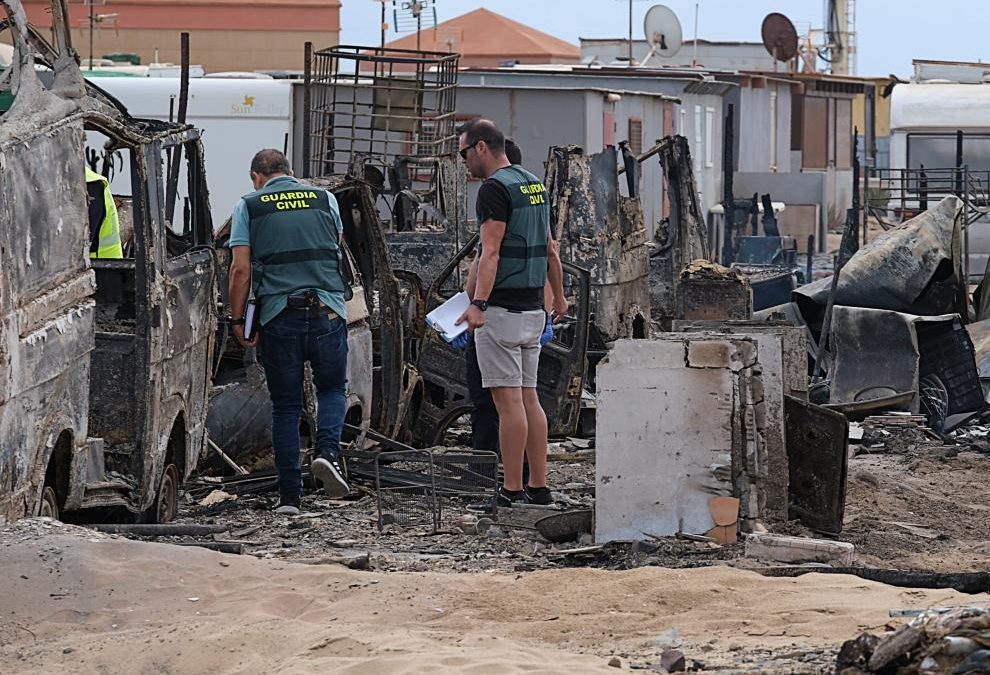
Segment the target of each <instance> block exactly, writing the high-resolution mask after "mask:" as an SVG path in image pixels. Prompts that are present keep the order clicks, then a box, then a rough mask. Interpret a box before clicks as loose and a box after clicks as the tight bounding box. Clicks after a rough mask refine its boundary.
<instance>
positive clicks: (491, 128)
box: [460, 119, 505, 155]
mask: <svg viewBox="0 0 990 675" xmlns="http://www.w3.org/2000/svg"><path fill="white" fill-rule="evenodd" d="M460 131H461V133H462V134H467V143H468V145H475V144H476V143H478V142H479V141H484V142H485V145H487V146H488V149H489V150H491V151H492V152H493V153H494V154H496V155H504V154H505V134H503V133H502V132H501V131H499V130H498V127H497V126H495V123H494V122H492V121H491V120H485V119H478V120H472V121H471V122H467V123H465V124H463V125H461V127H460Z"/></svg>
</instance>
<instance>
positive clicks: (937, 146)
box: [907, 134, 990, 171]
mask: <svg viewBox="0 0 990 675" xmlns="http://www.w3.org/2000/svg"><path fill="white" fill-rule="evenodd" d="M962 150H963V152H962V165H963V166H967V167H969V169H970V170H971V171H972V170H987V169H990V135H977V134H965V135H964V136H963V147H962ZM907 155H908V156H907V161H908V168H910V169H920V168H921V167H925V168H926V169H950V168H953V167H955V166H956V135H955V134H908V149H907Z"/></svg>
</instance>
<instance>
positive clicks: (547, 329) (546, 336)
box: [540, 314, 553, 347]
mask: <svg viewBox="0 0 990 675" xmlns="http://www.w3.org/2000/svg"><path fill="white" fill-rule="evenodd" d="M552 339H553V315H552V314H547V325H546V326H544V327H543V335H541V336H540V346H541V347H542V346H543V345H545V344H546V343H548V342H550V340H552Z"/></svg>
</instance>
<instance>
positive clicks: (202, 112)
mask: <svg viewBox="0 0 990 675" xmlns="http://www.w3.org/2000/svg"><path fill="white" fill-rule="evenodd" d="M92 82H93V83H94V84H96V85H97V86H98V87H100V88H102V89H104V90H106V91H107V92H108V93H110V94H111V95H113V96H114V97H116V98H117V99H119V100H120V101H121V102H122V103H123V104H124V105H125V106H127V109H128V111H129V112H130V113H131V115H133V116H134V117H144V118H150V119H156V120H168V119H169V115H170V114H172V115H173V116H174V115H176V114H177V113H178V107H179V79H178V78H146V77H100V78H94V79H93V80H92ZM292 114H293V111H292V82H291V81H288V80H271V79H265V80H254V79H242V78H232V79H219V78H193V79H190V81H189V101H188V109H187V113H186V121H187V122H189V123H190V124H193V125H195V126H196V127H198V128H199V129H200V130H201V131H202V138H203V146H204V149H205V155H206V167H207V169H206V170H207V174H208V175H209V176H210V202H211V203H210V206H211V209H212V212H213V223H214V225H215V227H217V228H219V227H220V226H221V225H223V223H224V221H225V220H226V219H227V218H228V217H229V216H230V213H231V210H232V209H233V207H234V204H235V203H236V202H237V200H238V199H239V198H240V197H241V196H242V195H244V194H246V193H248V192H250V191H251V189H252V188H251V182H250V179H249V178H248V170H249V168H250V165H251V158H252V157H253V156H254V153H256V152H257V151H258V150H260V149H262V148H277V149H279V150H282V149H285V148H289V149H291V148H292V138H291V135H292V123H291V120H292ZM125 175H126V167H125V170H124V171H123V172H122V173H121V174H120V178H121V179H124V176H125ZM114 182H115V183H116V179H115V181H114ZM180 184H182V185H185V181H184V180H180ZM181 196H183V194H182V193H180V197H181Z"/></svg>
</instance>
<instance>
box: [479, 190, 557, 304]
mask: <svg viewBox="0 0 990 675" xmlns="http://www.w3.org/2000/svg"><path fill="white" fill-rule="evenodd" d="M475 212H476V214H477V216H478V226H479V227H480V226H481V224H482V223H484V222H485V221H486V220H498V221H501V222H503V223H508V222H509V218H511V217H512V199H511V198H510V197H509V191H508V190H506V189H505V186H504V185H502V184H501V183H499V182H498V181H497V180H495V179H494V178H489V179H487V180H486V181H485V182H484V183H482V184H481V188H480V189H479V190H478V202H477V206H476V207H475ZM488 304H489V305H495V306H496V307H504V308H505V309H511V310H514V311H517V312H528V311H531V310H534V309H544V307H543V287H542V286H541V287H540V288H493V289H492V292H491V295H489V296H488Z"/></svg>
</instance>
